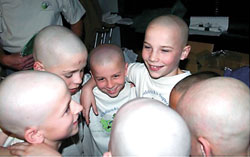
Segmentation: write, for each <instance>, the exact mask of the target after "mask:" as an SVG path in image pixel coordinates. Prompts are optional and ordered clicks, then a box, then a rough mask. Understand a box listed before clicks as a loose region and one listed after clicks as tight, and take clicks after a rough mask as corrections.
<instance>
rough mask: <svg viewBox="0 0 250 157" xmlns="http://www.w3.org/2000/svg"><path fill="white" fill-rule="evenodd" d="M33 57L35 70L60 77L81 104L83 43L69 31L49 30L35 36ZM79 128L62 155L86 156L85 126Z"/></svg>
mask: <svg viewBox="0 0 250 157" xmlns="http://www.w3.org/2000/svg"><path fill="white" fill-rule="evenodd" d="M33 55H34V59H35V63H34V70H39V71H48V72H51V73H54V74H56V75H58V76H59V77H61V78H62V79H63V80H64V81H65V83H66V84H67V87H68V90H69V92H70V93H71V95H72V99H73V100H74V101H76V102H78V103H79V102H80V93H81V91H80V89H81V85H82V83H83V75H84V68H85V66H86V64H87V57H88V53H87V49H86V47H85V45H84V44H83V42H82V41H81V39H80V38H79V37H78V36H77V35H76V34H75V33H73V32H72V31H71V30H69V29H68V28H66V27H63V26H48V27H45V28H44V29H42V30H41V31H40V32H39V33H38V34H37V35H36V37H35V41H34V49H33ZM81 119H82V117H81ZM79 128H80V129H79V132H78V134H77V135H75V136H73V137H70V138H68V139H66V140H64V141H63V143H62V145H61V148H60V152H62V154H63V155H74V156H81V155H83V149H82V142H81V141H82V140H83V137H84V135H83V122H80V123H79ZM17 155H18V154H17Z"/></svg>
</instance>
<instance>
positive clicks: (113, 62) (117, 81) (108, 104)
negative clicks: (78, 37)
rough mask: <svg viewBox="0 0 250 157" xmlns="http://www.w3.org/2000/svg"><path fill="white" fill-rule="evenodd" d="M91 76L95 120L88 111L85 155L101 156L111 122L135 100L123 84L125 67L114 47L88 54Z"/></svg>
mask: <svg viewBox="0 0 250 157" xmlns="http://www.w3.org/2000/svg"><path fill="white" fill-rule="evenodd" d="M89 64H90V70H91V75H92V77H93V78H94V81H95V83H96V85H97V87H95V88H94V89H93V93H94V96H95V102H96V104H97V110H98V112H99V115H98V116H95V114H94V112H93V110H91V111H90V121H91V123H90V124H89V126H85V127H84V142H83V148H84V155H87V156H102V155H103V153H104V152H106V151H108V142H109V137H110V131H111V127H112V122H113V119H114V117H115V114H116V112H117V110H118V109H119V108H120V107H121V106H122V105H123V104H124V103H126V102H127V101H129V100H131V99H133V98H135V97H136V95H135V88H134V87H131V84H130V83H128V82H127V81H126V80H125V76H126V72H127V66H128V64H127V63H126V62H125V59H124V56H123V52H122V49H121V48H120V47H118V46H116V45H113V44H103V45H99V46H98V47H96V48H95V49H93V50H92V51H91V53H90V57H89Z"/></svg>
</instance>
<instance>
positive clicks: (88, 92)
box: [80, 77, 98, 124]
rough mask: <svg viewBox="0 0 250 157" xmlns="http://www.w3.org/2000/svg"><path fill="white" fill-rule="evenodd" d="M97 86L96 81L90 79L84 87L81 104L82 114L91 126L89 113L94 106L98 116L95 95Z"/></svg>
mask: <svg viewBox="0 0 250 157" xmlns="http://www.w3.org/2000/svg"><path fill="white" fill-rule="evenodd" d="M95 86H96V83H95V80H94V79H93V77H91V79H89V80H88V81H87V82H86V83H85V84H84V85H83V87H82V92H81V98H80V102H81V105H82V106H83V110H82V114H83V116H84V117H85V120H86V123H87V124H89V111H90V107H91V106H92V108H93V111H94V113H95V114H96V115H98V111H97V107H96V103H95V96H94V94H93V89H94V87H95Z"/></svg>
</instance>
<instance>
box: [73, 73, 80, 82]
mask: <svg viewBox="0 0 250 157" xmlns="http://www.w3.org/2000/svg"><path fill="white" fill-rule="evenodd" d="M74 83H75V84H81V83H82V75H81V73H76V74H75V77H74Z"/></svg>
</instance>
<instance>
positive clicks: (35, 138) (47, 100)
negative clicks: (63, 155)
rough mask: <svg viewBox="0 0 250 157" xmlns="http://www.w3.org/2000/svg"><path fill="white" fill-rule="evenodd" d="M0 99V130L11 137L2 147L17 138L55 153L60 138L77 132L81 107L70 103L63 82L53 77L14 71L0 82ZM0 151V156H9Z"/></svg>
mask: <svg viewBox="0 0 250 157" xmlns="http://www.w3.org/2000/svg"><path fill="white" fill-rule="evenodd" d="M10 93H11V94H10ZM0 97H1V99H0V127H1V128H2V129H3V130H4V131H6V132H7V133H8V135H10V136H12V137H13V139H12V140H10V139H9V140H7V141H5V142H10V143H5V144H3V145H4V146H8V145H11V144H13V143H12V142H15V138H19V139H21V140H25V141H26V142H28V143H30V144H41V143H44V144H46V145H48V146H49V147H51V148H53V149H54V150H57V149H58V148H59V146H60V143H61V140H62V139H64V138H67V137H69V136H72V135H75V134H76V133H77V132H78V117H79V112H81V110H82V106H81V105H79V104H78V103H76V102H74V101H73V100H71V95H70V93H69V91H68V89H67V86H66V84H65V82H64V81H63V80H62V79H61V78H60V77H58V76H57V75H54V74H51V73H48V72H40V71H21V72H16V73H14V74H11V75H9V76H8V77H6V79H5V80H3V81H2V82H1V84H0ZM3 142H4V141H1V143H3ZM1 149H2V150H1V153H7V154H5V155H10V154H8V152H4V151H5V150H4V148H3V147H1ZM42 154H43V153H42ZM44 155H46V153H45V154H44Z"/></svg>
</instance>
